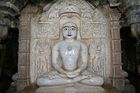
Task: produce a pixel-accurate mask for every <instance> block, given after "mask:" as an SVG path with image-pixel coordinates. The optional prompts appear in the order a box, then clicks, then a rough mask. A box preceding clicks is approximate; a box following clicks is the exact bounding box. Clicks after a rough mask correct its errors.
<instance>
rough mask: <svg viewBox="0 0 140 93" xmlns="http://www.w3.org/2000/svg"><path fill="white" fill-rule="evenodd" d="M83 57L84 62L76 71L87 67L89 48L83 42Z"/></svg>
mask: <svg viewBox="0 0 140 93" xmlns="http://www.w3.org/2000/svg"><path fill="white" fill-rule="evenodd" d="M81 58H82V64H81V65H80V66H79V68H78V69H77V70H76V71H75V72H79V73H80V72H82V71H83V70H85V69H86V68H87V62H88V48H87V46H86V45H85V44H81Z"/></svg>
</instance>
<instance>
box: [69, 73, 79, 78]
mask: <svg viewBox="0 0 140 93" xmlns="http://www.w3.org/2000/svg"><path fill="white" fill-rule="evenodd" d="M79 75H80V73H79V72H67V76H68V78H75V77H77V76H79Z"/></svg>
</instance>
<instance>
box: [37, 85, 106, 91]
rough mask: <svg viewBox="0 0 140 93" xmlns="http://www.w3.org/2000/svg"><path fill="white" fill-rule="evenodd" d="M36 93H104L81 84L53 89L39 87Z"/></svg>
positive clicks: (100, 89) (101, 89)
mask: <svg viewBox="0 0 140 93" xmlns="http://www.w3.org/2000/svg"><path fill="white" fill-rule="evenodd" d="M36 93H105V90H104V89H103V88H102V87H97V86H96V87H95V86H87V85H81V84H74V85H63V86H53V87H40V88H38V89H37V90H36Z"/></svg>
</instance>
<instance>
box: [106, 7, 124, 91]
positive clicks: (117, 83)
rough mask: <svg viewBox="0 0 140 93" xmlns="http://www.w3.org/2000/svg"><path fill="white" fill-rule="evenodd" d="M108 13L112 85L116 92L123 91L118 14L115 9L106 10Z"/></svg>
mask: <svg viewBox="0 0 140 93" xmlns="http://www.w3.org/2000/svg"><path fill="white" fill-rule="evenodd" d="M108 10H109V13H110V26H111V51H112V52H111V53H112V54H111V55H112V83H113V86H114V87H116V88H117V89H118V90H123V89H124V86H125V82H124V80H125V79H124V75H123V72H124V71H123V70H122V59H121V58H122V51H121V39H120V27H121V26H120V23H119V18H120V14H119V12H118V11H117V10H115V9H110V8H108Z"/></svg>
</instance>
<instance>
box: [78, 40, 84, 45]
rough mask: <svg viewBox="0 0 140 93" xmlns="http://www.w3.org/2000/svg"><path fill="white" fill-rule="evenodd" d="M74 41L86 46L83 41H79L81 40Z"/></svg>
mask: <svg viewBox="0 0 140 93" xmlns="http://www.w3.org/2000/svg"><path fill="white" fill-rule="evenodd" d="M76 42H77V43H79V44H80V45H82V46H86V44H85V43H84V42H83V41H81V40H77V41H76Z"/></svg>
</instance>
